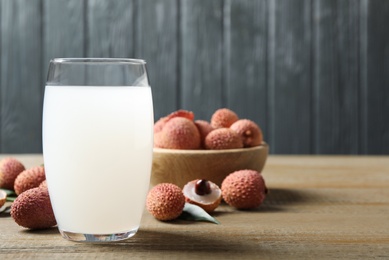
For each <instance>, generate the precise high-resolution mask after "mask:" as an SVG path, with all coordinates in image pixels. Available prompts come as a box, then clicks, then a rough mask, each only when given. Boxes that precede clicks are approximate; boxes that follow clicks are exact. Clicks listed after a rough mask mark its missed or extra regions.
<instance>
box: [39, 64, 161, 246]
mask: <svg viewBox="0 0 389 260" xmlns="http://www.w3.org/2000/svg"><path fill="white" fill-rule="evenodd" d="M153 121H154V119H153V102H152V94H151V88H150V86H149V82H148V77H147V72H146V62H145V61H143V60H138V59H100V58H96V59H91V58H89V59H87V58H79V59H75V58H69V59H54V60H51V61H50V66H49V70H48V77H47V84H46V88H45V94H44V106H43V124H42V128H43V129H42V132H43V157H44V166H45V171H46V179H47V185H48V189H49V194H50V199H51V202H52V206H53V210H54V215H55V218H56V220H57V224H58V229H59V231H60V233H61V234H62V236H63V237H64V238H66V239H69V240H73V241H91V242H102V241H118V240H123V239H127V238H129V237H131V236H133V235H135V233H136V232H137V230H138V228H139V225H140V221H141V216H142V213H143V210H144V205H145V200H146V195H147V191H148V188H149V181H150V174H151V166H152V147H153Z"/></svg>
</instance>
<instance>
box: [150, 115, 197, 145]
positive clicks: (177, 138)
mask: <svg viewBox="0 0 389 260" xmlns="http://www.w3.org/2000/svg"><path fill="white" fill-rule="evenodd" d="M154 146H155V147H159V148H166V149H199V148H200V146H201V140H200V133H199V130H198V129H197V127H196V125H195V124H194V122H193V121H191V120H189V119H187V118H184V117H174V118H172V119H170V120H169V121H168V122H166V123H165V125H164V127H163V129H162V130H161V131H160V132H159V133H157V134H155V135H154Z"/></svg>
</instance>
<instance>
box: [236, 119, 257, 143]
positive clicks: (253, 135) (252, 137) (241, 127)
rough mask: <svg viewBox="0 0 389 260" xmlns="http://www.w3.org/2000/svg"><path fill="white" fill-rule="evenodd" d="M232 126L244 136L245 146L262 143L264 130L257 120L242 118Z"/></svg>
mask: <svg viewBox="0 0 389 260" xmlns="http://www.w3.org/2000/svg"><path fill="white" fill-rule="evenodd" d="M230 128H231V129H232V130H234V131H235V132H237V133H238V134H239V135H240V136H241V137H242V140H243V145H244V147H254V146H258V145H261V144H262V141H263V134H262V130H261V128H260V127H259V126H258V125H257V124H256V123H255V122H253V121H251V120H249V119H240V120H238V121H236V122H235V123H233V124H232V125H231V126H230Z"/></svg>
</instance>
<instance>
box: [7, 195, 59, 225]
mask: <svg viewBox="0 0 389 260" xmlns="http://www.w3.org/2000/svg"><path fill="white" fill-rule="evenodd" d="M11 216H12V218H13V219H14V220H15V222H16V223H17V224H18V225H19V226H22V227H25V228H29V229H44V228H49V227H52V226H55V225H56V224H57V222H56V220H55V217H54V212H53V209H52V207H51V202H50V197H49V192H48V190H47V189H42V188H33V189H29V190H27V191H25V192H23V193H22V194H20V195H19V196H18V197H17V198H16V199H15V201H14V202H13V203H12V206H11Z"/></svg>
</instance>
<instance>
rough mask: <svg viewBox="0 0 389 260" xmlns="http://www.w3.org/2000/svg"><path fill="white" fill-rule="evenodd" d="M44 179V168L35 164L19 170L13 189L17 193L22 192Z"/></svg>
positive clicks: (36, 185) (34, 186)
mask: <svg viewBox="0 0 389 260" xmlns="http://www.w3.org/2000/svg"><path fill="white" fill-rule="evenodd" d="M44 180H46V175H45V168H44V167H43V166H36V167H32V168H30V169H27V170H24V171H23V172H21V173H20V174H19V175H18V177H17V178H16V180H15V185H14V190H15V193H16V194H17V195H19V194H21V193H22V192H24V191H26V190H29V189H32V188H36V187H38V186H39V185H40V184H41V183H42V181H44Z"/></svg>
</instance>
